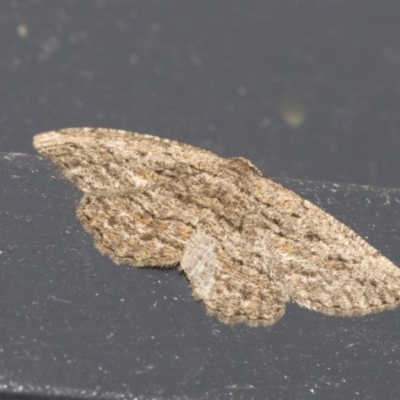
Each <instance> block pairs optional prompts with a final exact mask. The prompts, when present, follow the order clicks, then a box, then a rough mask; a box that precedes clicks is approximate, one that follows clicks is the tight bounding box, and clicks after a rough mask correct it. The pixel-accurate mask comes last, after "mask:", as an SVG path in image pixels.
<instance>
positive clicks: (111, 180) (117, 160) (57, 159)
mask: <svg viewBox="0 0 400 400" xmlns="http://www.w3.org/2000/svg"><path fill="white" fill-rule="evenodd" d="M33 146H34V147H35V149H36V150H37V151H38V152H39V153H40V154H42V155H44V156H47V157H49V158H50V159H51V160H52V161H53V162H54V163H55V164H56V165H57V166H58V167H59V168H60V170H61V171H62V173H63V174H64V175H65V176H66V177H67V178H68V179H70V180H71V181H72V182H73V183H74V184H75V185H76V186H78V187H79V188H80V189H81V190H83V191H84V192H93V191H99V190H107V191H125V190H133V189H139V188H143V187H145V186H148V185H154V184H155V183H163V182H168V181H171V180H175V179H178V178H182V177H183V176H184V175H186V174H187V175H188V176H190V175H192V174H193V173H196V171H197V170H198V169H201V168H204V167H207V166H209V165H213V166H214V167H217V168H218V165H219V164H222V163H223V162H224V159H223V158H221V157H218V156H217V155H215V154H213V153H211V152H210V151H207V150H203V149H196V148H195V147H193V146H190V145H186V144H183V143H179V142H176V141H173V140H168V139H161V138H158V137H156V136H151V135H145V134H140V133H135V132H126V131H122V130H118V129H108V128H65V129H60V130H56V131H50V132H45V133H42V134H38V135H36V136H35V137H34V139H33Z"/></svg>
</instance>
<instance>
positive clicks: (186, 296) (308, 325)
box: [0, 155, 400, 399]
mask: <svg viewBox="0 0 400 400" xmlns="http://www.w3.org/2000/svg"><path fill="white" fill-rule="evenodd" d="M0 171H1V175H0V182H1V187H3V188H6V189H5V190H4V191H3V193H2V207H1V210H0V226H1V227H2V229H1V231H0V243H1V248H0V251H1V253H0V260H1V263H0V277H1V279H0V326H1V330H0V354H1V358H0V390H1V393H3V394H4V395H6V394H7V393H24V394H28V395H31V396H39V397H40V396H45V395H63V396H66V397H72V398H92V397H93V398H113V399H118V398H122V399H125V398H127V399H129V398H163V399H171V398H196V399H211V398H234V399H236V398H271V399H278V398H283V399H286V398H287V399H289V398H296V399H306V398H310V396H311V395H312V397H313V398H315V399H344V398H345V399H352V398H357V397H356V396H357V395H356V394H357V393H358V394H359V395H360V396H361V397H360V398H363V399H374V398H378V397H380V398H386V399H394V398H397V397H398V396H399V395H400V386H399V383H398V379H397V377H398V374H399V373H400V366H399V364H398V361H397V360H398V358H399V353H400V351H399V346H398V332H399V331H400V309H398V310H395V311H388V312H383V313H380V314H375V315H370V316H366V317H359V318H335V317H327V316H324V315H322V314H319V313H315V312H311V311H308V310H306V309H301V308H300V307H298V306H297V305H295V304H289V305H288V308H287V312H286V314H285V315H284V316H283V318H282V319H281V320H280V321H279V322H278V323H277V324H276V325H274V326H272V327H271V328H249V327H247V326H244V325H237V326H234V327H230V326H226V325H223V324H221V323H219V322H218V321H217V320H216V319H215V318H212V317H209V316H207V315H206V312H205V307H204V306H203V304H201V303H196V302H195V301H194V300H193V299H192V298H191V294H190V288H189V284H188V282H187V281H186V279H185V277H184V275H181V274H179V273H178V272H177V271H174V270H170V271H161V270H158V269H142V270H140V269H130V268H127V267H124V266H118V265H115V264H114V263H113V262H112V261H111V260H110V259H108V258H107V257H103V256H101V255H100V254H99V253H98V251H97V250H96V249H95V248H94V246H93V243H92V238H91V237H90V236H89V235H88V234H86V233H85V232H84V231H83V228H82V226H81V225H80V223H79V222H78V220H77V219H76V217H75V214H74V213H75V206H76V203H77V201H78V200H79V198H80V196H81V194H80V193H79V192H78V191H77V190H76V189H75V188H74V187H72V186H71V184H70V183H69V182H67V181H65V180H63V179H62V178H60V176H59V175H58V173H57V172H56V171H55V169H54V168H53V166H52V165H51V164H50V163H48V162H47V161H44V160H40V159H39V158H38V157H32V156H25V155H16V156H12V155H3V157H2V158H1V159H0ZM284 183H285V184H286V186H288V187H291V188H293V189H295V190H296V192H298V193H300V194H303V195H305V196H306V197H307V198H309V199H310V200H311V201H314V202H315V203H317V204H318V205H320V206H323V207H324V208H325V209H326V210H328V211H330V212H331V213H333V214H334V215H335V216H337V217H338V218H340V219H341V220H342V221H343V222H345V223H347V224H349V225H350V226H352V227H353V228H354V229H355V230H356V231H357V232H358V233H360V234H361V235H362V236H363V237H366V238H367V239H368V240H369V241H370V243H372V244H373V245H375V246H376V247H377V248H379V249H380V250H381V251H382V252H383V253H384V254H385V255H387V256H389V257H390V258H391V259H392V260H393V261H395V262H397V263H400V251H399V248H398V246H397V243H398V242H399V239H400V237H399V236H400V234H399V232H400V229H399V218H398V217H396V216H399V215H400V190H385V189H377V188H368V187H360V186H352V185H333V184H323V183H315V182H314V183H311V182H300V181H290V180H287V181H285V182H284Z"/></svg>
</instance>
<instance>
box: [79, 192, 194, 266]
mask: <svg viewBox="0 0 400 400" xmlns="http://www.w3.org/2000/svg"><path fill="white" fill-rule="evenodd" d="M194 212H195V210H191V209H190V206H186V208H185V206H183V205H182V204H180V203H179V201H177V200H176V199H174V198H165V196H161V195H160V193H157V191H154V190H153V191H151V190H150V191H135V192H132V193H125V194H121V195H116V194H115V195H107V193H105V194H104V195H102V194H87V195H85V196H84V197H83V199H82V200H81V202H80V204H79V207H78V210H77V216H78V218H79V220H80V221H81V222H82V224H83V226H84V227H85V229H86V230H87V231H88V232H89V233H91V234H93V236H94V242H95V245H96V247H97V248H98V249H99V250H100V251H101V252H102V253H104V254H107V255H108V256H110V257H111V258H112V259H113V260H114V261H115V262H116V263H118V264H122V263H124V264H129V265H132V266H135V267H151V266H158V267H168V266H175V265H176V264H177V263H178V262H179V260H180V259H181V257H182V251H183V248H184V246H185V244H186V242H187V241H188V240H189V238H190V236H191V235H192V232H193V229H194V225H193V223H195V216H193V213H194ZM191 215H192V217H190V216H191Z"/></svg>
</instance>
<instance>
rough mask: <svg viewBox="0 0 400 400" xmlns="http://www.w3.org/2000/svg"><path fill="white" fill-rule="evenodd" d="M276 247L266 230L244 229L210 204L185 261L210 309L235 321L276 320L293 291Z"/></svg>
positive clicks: (196, 291)
mask: <svg viewBox="0 0 400 400" xmlns="http://www.w3.org/2000/svg"><path fill="white" fill-rule="evenodd" d="M271 250H272V249H270V248H269V247H268V246H265V242H264V235H263V232H261V231H258V230H256V231H253V232H252V234H251V235H248V232H243V233H241V232H238V231H237V230H235V229H234V228H233V227H232V226H231V225H230V224H228V223H227V222H226V220H224V219H221V218H218V217H217V216H215V215H214V214H213V213H212V212H210V211H208V210H207V211H206V212H205V213H203V214H202V218H201V221H200V222H199V223H198V225H197V228H196V231H195V233H194V234H193V236H192V237H191V239H190V240H189V242H188V243H187V245H186V246H185V249H184V252H183V255H182V260H181V264H180V266H181V269H182V270H183V271H184V272H185V274H186V276H187V277H188V279H189V281H190V283H191V286H192V289H193V295H194V297H195V299H197V300H203V301H204V303H205V305H206V307H207V311H208V312H209V314H211V315H215V316H217V317H218V318H219V319H220V320H221V321H223V322H225V323H229V324H233V323H237V322H245V323H247V324H249V325H250V326H257V325H272V324H273V323H275V322H276V321H277V320H278V319H279V318H280V317H281V316H282V315H283V314H284V312H285V305H286V302H287V301H288V300H289V294H288V292H287V290H286V287H285V282H284V276H283V274H282V270H281V268H280V267H279V265H278V264H275V261H276V260H275V258H274V254H273V252H271Z"/></svg>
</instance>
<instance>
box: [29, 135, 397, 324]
mask: <svg viewBox="0 0 400 400" xmlns="http://www.w3.org/2000/svg"><path fill="white" fill-rule="evenodd" d="M34 146H35V147H36V149H37V150H38V151H39V152H40V153H41V154H44V155H46V156H48V157H50V158H51V160H52V161H53V162H54V163H55V164H57V165H58V166H59V167H60V168H61V170H62V171H63V173H64V174H65V176H66V177H67V178H69V179H70V180H72V181H73V182H74V183H75V184H76V185H77V186H78V187H80V188H81V189H82V190H83V191H84V192H85V196H84V198H83V199H82V200H81V202H80V205H79V207H78V211H77V215H78V218H79V219H80V220H81V221H82V223H83V225H84V227H85V228H86V229H87V230H88V231H89V232H90V233H92V234H93V235H94V239H95V244H96V246H97V248H98V249H99V250H100V251H101V252H103V253H105V254H108V255H109V256H110V257H111V258H112V259H113V260H114V261H116V262H117V263H126V264H129V265H132V266H136V267H142V266H162V267H166V266H175V265H178V264H179V267H180V268H181V269H182V270H183V271H184V272H185V274H186V275H187V277H188V279H189V281H190V283H191V286H192V289H193V295H194V297H195V298H196V299H197V300H203V302H204V304H205V305H206V307H207V310H208V312H209V313H210V314H213V315H216V316H217V317H218V318H219V319H220V320H221V321H223V322H227V323H236V322H246V323H247V324H249V325H252V326H254V325H270V324H273V323H274V322H276V321H277V320H278V319H279V318H280V317H281V316H282V315H283V313H284V310H285V304H286V302H287V301H288V300H289V299H292V300H294V301H296V302H297V303H298V304H299V305H301V306H304V307H307V308H309V309H313V310H316V311H320V312H323V313H325V314H329V315H361V314H367V313H370V312H377V311H381V310H384V309H390V308H394V307H396V306H398V305H399V304H400V270H399V269H398V268H397V267H396V266H395V265H394V264H393V263H392V262H391V261H389V260H388V259H387V258H385V257H383V256H382V255H381V254H380V253H379V252H378V251H377V250H376V249H374V248H373V247H372V246H370V245H369V244H368V243H367V242H365V241H364V240H363V239H362V238H361V237H360V236H358V235H357V234H356V233H355V232H353V231H352V230H350V229H349V228H347V227H346V226H345V225H343V224H342V223H340V222H339V221H337V220H336V219H335V218H333V217H332V216H330V215H328V214H327V213H325V212H324V211H323V210H321V209H320V208H318V207H316V206H315V205H313V204H311V203H310V202H308V201H307V200H305V199H302V198H301V197H300V196H298V195H296V194H295V193H293V192H291V191H290V190H288V189H285V188H284V187H282V186H281V185H279V184H278V183H275V182H273V181H272V180H270V179H267V178H265V177H263V176H262V175H261V173H260V171H259V170H258V169H257V168H256V167H255V166H254V165H252V164H251V162H250V161H248V160H246V159H244V158H240V157H239V158H232V159H224V158H222V157H219V156H217V155H215V154H213V153H211V152H209V151H206V150H203V149H198V148H195V147H192V146H189V145H185V144H182V143H178V142H174V141H171V140H167V139H160V138H158V137H155V136H150V135H142V134H138V133H130V132H124V131H118V130H113V129H104V128H68V129H63V130H60V131H52V132H48V133H44V134H40V135H37V136H35V138H34Z"/></svg>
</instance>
